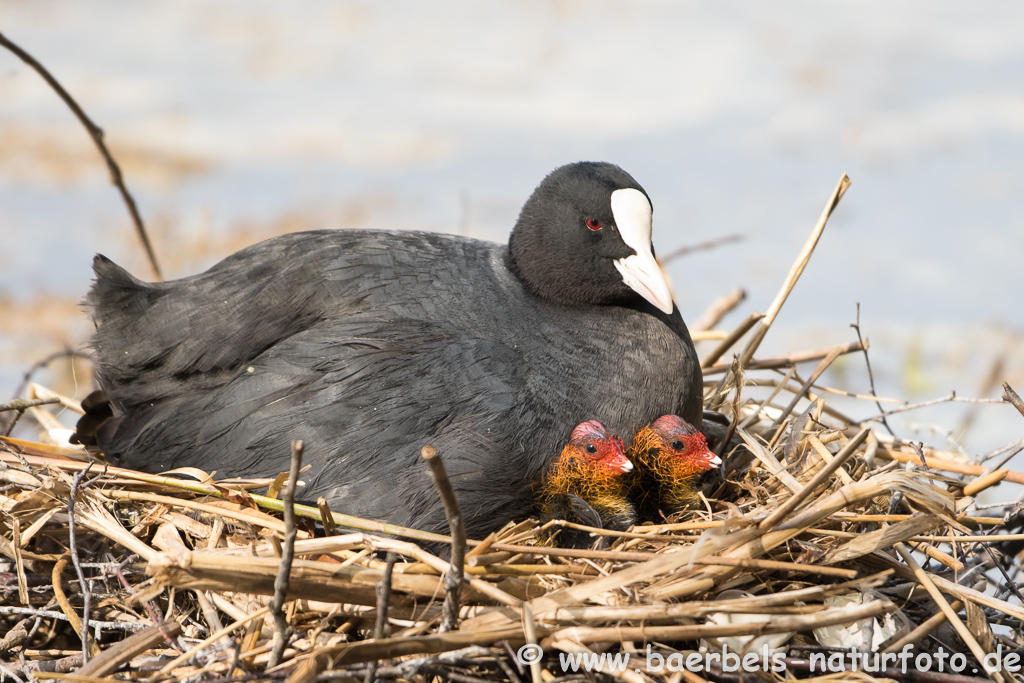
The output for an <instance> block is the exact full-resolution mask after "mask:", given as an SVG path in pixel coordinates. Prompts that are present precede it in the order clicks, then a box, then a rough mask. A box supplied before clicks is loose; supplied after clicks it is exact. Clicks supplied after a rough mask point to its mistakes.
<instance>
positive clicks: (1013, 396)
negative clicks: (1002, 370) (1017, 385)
mask: <svg viewBox="0 0 1024 683" xmlns="http://www.w3.org/2000/svg"><path fill="white" fill-rule="evenodd" d="M1003 400H1004V401H1006V402H1008V403H1012V404H1013V407H1014V408H1016V409H1017V412H1019V413H1020V414H1021V415H1024V402H1022V401H1021V400H1020V396H1018V395H1017V392H1016V391H1014V390H1013V387H1011V386H1010V385H1009V383H1008V382H1003Z"/></svg>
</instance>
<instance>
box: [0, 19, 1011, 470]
mask: <svg viewBox="0 0 1024 683" xmlns="http://www.w3.org/2000/svg"><path fill="white" fill-rule="evenodd" d="M0 30H2V31H4V33H5V35H7V36H8V37H9V38H11V39H12V40H14V41H15V42H18V43H19V44H21V45H22V46H23V47H24V48H26V49H28V50H29V51H30V52H32V53H33V54H34V55H36V56H37V57H38V58H39V59H40V60H42V61H43V63H44V64H46V65H47V66H48V67H49V68H51V69H52V70H53V72H54V73H55V74H56V75H57V76H58V78H60V80H61V81H62V82H63V83H64V84H65V85H66V86H67V87H68V88H69V89H70V90H71V92H72V93H73V94H74V95H75V96H76V97H78V98H79V100H80V101H81V102H82V104H83V106H84V107H85V108H86V110H87V111H88V112H89V113H90V115H92V116H93V118H94V119H95V120H96V121H97V122H98V123H99V124H100V125H101V126H103V127H104V128H105V129H106V130H107V132H108V139H109V140H110V142H111V144H112V145H113V146H114V149H115V152H119V151H120V154H119V156H120V157H121V158H122V159H123V161H124V166H125V172H126V176H127V178H128V181H129V183H130V187H131V189H132V190H133V192H134V193H135V194H136V197H137V199H138V201H139V204H140V206H141V209H142V211H143V214H144V216H145V217H146V218H147V219H148V220H149V221H150V224H151V227H152V230H153V232H154V237H155V239H156V242H157V245H158V248H159V250H160V252H161V254H162V255H163V256H164V261H165V269H166V270H167V274H168V275H169V276H180V275H184V274H188V273H192V272H195V271H197V270H199V269H201V268H203V267H206V266H207V265H210V264H211V263H213V262H214V261H216V260H218V259H219V258H221V257H223V256H225V255H227V253H230V251H233V250H234V249H236V248H238V247H240V246H242V245H243V244H244V243H246V242H247V241H254V240H256V239H260V238H262V237H265V236H269V235H270V234H274V233H275V232H278V231H281V230H284V229H300V228H313V227H374V228H396V227H401V228H423V229H430V230H438V231H446V232H455V231H459V232H463V233H465V234H472V235H475V236H480V237H483V238H488V239H495V240H503V239H504V238H505V237H506V235H507V233H508V230H509V228H510V227H511V225H512V223H513V222H514V220H515V217H516V214H517V212H518V208H519V206H520V204H521V202H522V201H523V199H524V198H525V197H526V196H527V195H528V194H529V192H530V190H531V189H532V188H533V187H534V186H535V185H536V183H537V182H538V181H539V180H540V179H541V177H542V176H543V175H544V174H545V173H547V172H548V171H549V170H551V169H552V168H554V167H555V166H557V165H559V164H562V163H565V162H568V161H574V160H578V159H603V160H608V161H613V162H616V163H618V164H620V165H622V166H623V167H624V168H626V169H627V170H628V171H629V172H630V173H632V174H633V175H634V176H635V177H636V178H637V179H638V180H639V181H640V182H641V183H642V184H643V185H644V187H645V188H646V189H647V191H648V192H649V193H650V195H651V196H652V197H653V199H654V205H655V242H656V245H657V247H658V249H659V251H661V252H662V253H667V252H668V251H671V250H672V249H674V248H676V247H678V246H680V245H683V244H688V243H693V242H700V241H704V240H707V239H710V238H714V237H717V236H724V235H729V234H733V233H741V234H743V235H745V236H746V240H745V241H744V242H742V243H739V244H732V245H728V246H723V247H720V248H718V249H716V250H714V251H711V252H707V253H702V254H699V255H694V256H691V257H688V258H685V259H681V260H678V261H676V262H674V263H673V264H672V265H671V267H670V274H671V276H672V278H673V280H674V283H675V287H676V291H677V299H678V301H679V303H680V307H681V309H682V310H683V313H684V316H685V317H688V318H690V319H692V318H695V317H696V316H697V315H698V314H699V313H700V312H701V311H702V310H703V309H704V308H705V307H706V306H707V305H708V303H710V301H711V300H713V299H714V298H715V297H716V296H718V295H720V294H722V293H724V292H726V291H729V290H731V289H732V288H734V287H736V286H743V287H745V288H746V289H747V291H748V292H749V293H750V298H749V300H748V301H747V302H745V303H744V304H743V306H742V307H741V310H740V311H739V312H738V313H736V314H734V315H733V316H732V317H731V318H729V319H727V320H726V322H725V326H726V327H731V326H732V325H734V324H736V323H737V322H738V320H739V318H740V317H741V316H742V315H745V314H746V313H747V312H749V311H751V310H764V309H765V308H766V307H767V306H768V304H769V302H770V301H771V299H772V297H773V296H774V295H775V292H776V290H777V288H778V286H779V284H780V283H781V281H782V279H783V277H784V275H785V273H786V271H787V270H788V268H789V266H790V264H791V263H792V261H793V259H794V258H795V256H796V254H797V252H798V251H799V249H800V246H801V245H802V244H803V241H804V239H805V238H806V236H807V234H808V233H809V232H810V230H811V227H812V226H813V224H814V222H815V220H816V218H817V216H818V213H819V212H820V210H821V207H822V206H823V204H824V202H825V199H826V197H827V196H828V195H829V193H830V192H831V190H832V188H833V187H834V185H835V182H836V181H837V179H838V178H839V176H840V174H841V173H842V172H847V173H849V175H850V177H851V178H852V179H853V186H852V188H851V189H850V191H849V193H848V194H847V196H846V198H845V199H844V201H843V203H842V205H841V206H840V208H839V210H838V211H837V212H836V213H835V215H834V216H833V218H832V220H831V222H830V224H829V227H828V229H827V230H826V233H825V235H824V237H823V239H822V241H821V243H820V245H819V247H818V251H817V252H816V253H815V255H814V257H813V259H812V260H811V263H810V265H809V267H808V269H807V271H806V272H805V274H804V276H803V278H802V280H801V281H800V283H799V284H798V286H797V288H796V290H795V292H794V294H793V296H792V297H791V299H790V301H789V302H788V303H787V304H786V307H785V308H784V309H783V312H782V314H781V316H780V317H779V320H778V322H777V324H776V325H777V329H776V330H774V331H773V332H772V334H771V335H770V336H769V337H768V339H767V340H766V342H765V345H764V350H765V352H766V353H778V352H784V351H792V350H797V349H802V348H807V347H810V346H825V345H829V344H834V343H841V342H846V341H850V340H851V339H852V338H853V337H852V332H851V331H850V330H849V329H848V327H847V326H848V324H849V323H850V322H853V320H854V316H855V304H856V303H857V302H860V303H861V306H862V324H863V328H864V331H865V333H866V334H867V335H868V336H870V337H871V339H872V343H873V347H872V357H873V359H874V361H875V364H876V372H877V374H878V380H879V391H880V393H883V394H887V395H891V396H895V397H898V398H907V399H914V400H920V399H923V398H932V397H936V396H939V395H942V394H944V393H946V392H947V391H948V390H949V389H950V388H954V387H955V388H957V389H958V391H959V392H960V393H961V394H962V395H974V394H975V393H976V392H978V391H979V390H980V389H979V387H980V385H981V383H982V379H983V377H984V375H985V374H986V373H987V372H988V369H989V367H990V366H991V363H992V362H993V359H994V358H995V357H996V356H998V355H1000V354H1006V356H1007V361H1006V366H1005V370H1004V373H1003V375H1002V378H1004V379H1007V380H1009V381H1010V382H1011V383H1016V384H1017V385H1018V388H1021V389H1024V353H1022V351H1021V344H1020V335H1021V332H1022V330H1024V309H1022V307H1021V305H1020V304H1019V295H1018V293H1019V292H1020V291H1021V289H1022V286H1024V276H1022V272H1021V263H1022V259H1024V211H1022V210H1021V208H1020V201H1019V199H1018V196H1019V194H1020V192H1019V187H1020V186H1021V183H1022V181H1024V161H1022V160H1024V40H1022V36H1024V5H1020V4H1019V3H1015V2H991V3H986V4H985V5H984V7H981V6H977V5H973V4H969V3H956V4H953V3H932V2H905V3H899V4H898V5H894V4H892V3H884V2H860V3H852V2H834V3H827V4H823V3H810V2H795V1H787V2H776V3H771V4H770V5H769V4H761V3H754V2H746V3H744V2H720V1H717V0H716V1H711V0H707V1H705V2H689V3H675V2H645V3H636V2H601V3H583V2H496V3H487V4H483V3H472V2H434V3H417V2H411V1H410V2H397V3H388V4H386V5H385V4H377V3H370V2H347V3H341V4H338V3H326V2H310V3H289V4H276V3H253V2H208V3H207V2H204V3H200V2H184V1H182V2H173V3H162V4H160V5H151V4H138V3H135V4H128V5H126V4H123V3H114V2H93V3H88V4H80V3H74V2H70V1H68V0H61V1H54V2H47V3H39V2H30V1H27V0H23V1H20V2H11V1H8V2H5V3H3V4H0ZM0 231H2V235H3V246H2V249H0V303H4V305H5V306H8V307H9V308H7V309H4V310H6V311H9V310H14V311H16V312H17V311H21V314H19V315H9V316H8V315H7V314H6V313H5V316H6V317H7V319H6V321H5V322H3V323H0V396H2V395H3V393H4V392H5V391H8V390H13V387H14V385H15V384H16V382H17V378H18V376H19V375H20V373H21V371H22V370H23V369H24V368H25V367H26V366H27V365H28V364H29V363H30V362H31V360H32V359H34V358H38V357H41V356H43V355H46V354H47V353H49V352H50V351H52V350H55V349H57V348H59V346H60V344H61V343H62V342H65V341H66V342H67V343H71V344H78V343H80V342H81V341H82V340H83V339H84V337H85V335H86V334H87V332H88V325H87V323H86V322H85V321H84V319H82V318H77V319H75V318H74V317H73V316H71V317H70V318H69V317H68V316H65V318H68V319H67V320H66V321H65V322H64V323H61V322H60V321H59V320H57V321H55V322H47V325H46V329H45V332H40V330H39V329H37V328H39V327H40V326H41V324H40V322H39V321H40V320H41V316H39V315H37V313H35V312H32V311H30V310H29V309H30V307H32V306H33V305H34V304H37V303H38V302H39V301H40V298H41V297H52V298H56V299H63V300H69V301H75V300H78V299H79V298H80V297H81V295H82V294H83V293H84V292H85V290H86V289H87V288H88V283H89V279H90V271H89V261H90V258H91V255H92V253H94V252H96V251H100V252H103V253H106V254H108V255H109V256H111V257H112V258H114V259H115V260H117V261H119V262H122V263H124V264H125V265H127V266H128V267H130V268H131V269H132V270H133V271H134V272H136V273H138V274H139V275H141V276H148V271H147V269H146V268H145V265H144V261H143V260H142V258H141V252H140V250H139V249H138V246H137V244H136V242H135V238H134V236H133V235H132V233H131V229H130V225H129V223H128V220H127V217H126V214H125V212H124V209H123V207H122V206H121V204H120V200H119V198H118V196H117V194H116V192H115V191H114V190H113V189H112V188H110V187H109V186H108V185H107V183H106V175H105V171H104V168H103V166H102V164H101V163H100V161H99V160H98V157H97V156H96V154H95V152H94V151H93V150H92V149H91V147H90V143H89V141H88V140H87V138H86V137H85V135H84V132H83V131H82V130H81V129H80V128H79V127H78V124H77V123H76V122H75V121H74V120H73V119H72V117H71V115H70V114H69V113H68V112H67V111H66V110H65V108H64V107H63V105H61V104H60V103H59V102H57V100H56V99H55V97H54V96H53V95H52V93H50V92H49V91H48V90H47V89H46V88H45V86H43V85H42V84H41V82H40V81H39V79H38V77H36V76H35V74H33V73H31V72H30V71H29V70H28V69H27V68H25V67H24V66H23V65H22V64H21V63H20V62H19V61H17V60H16V59H14V58H13V57H12V56H11V55H9V54H6V53H2V54H0ZM239 232H241V233H242V234H243V237H239V238H235V239H232V238H230V237H229V236H230V235H231V234H235V233H239ZM201 244H206V246H204V247H202V248H200V246H201ZM25 311H29V312H28V313H26V312H25ZM55 317H57V318H59V316H50V317H49V318H46V320H48V321H50V320H51V319H52V318H55ZM918 366H920V368H922V369H923V374H921V373H920V372H918V373H916V374H915V371H914V368H916V367H918ZM808 371H809V370H808ZM826 377H827V378H828V376H826ZM832 379H833V381H834V382H836V383H843V384H844V386H847V388H850V389H852V390H855V391H865V390H866V389H867V385H866V377H865V376H864V373H863V371H862V369H861V366H860V365H859V361H856V362H854V361H851V362H850V364H849V365H848V367H847V368H846V370H844V371H843V372H842V374H840V373H835V374H834V375H833V377H832ZM4 387H8V389H4ZM861 410H862V411H863V412H861V413H860V414H868V413H873V412H874V410H873V408H872V407H870V406H866V407H863V408H861ZM962 411H963V406H952V407H948V406H947V407H945V408H941V409H937V410H936V411H933V412H929V413H926V414H921V415H916V414H915V415H914V416H913V417H908V418H907V419H906V420H901V424H902V425H903V426H904V428H905V429H908V430H909V429H910V427H909V425H910V423H911V422H913V421H917V422H937V423H941V424H944V425H946V426H947V427H952V426H953V425H955V424H956V423H958V422H959V419H960V416H961V415H962ZM851 412H856V407H855V408H854V409H851ZM1022 431H1024V419H1021V418H1020V416H1018V415H1016V414H1015V413H1013V412H1012V410H1004V407H1003V406H999V407H986V408H984V409H983V410H982V412H981V422H979V423H978V425H977V426H976V427H975V429H974V431H972V433H971V435H970V438H969V440H968V441H969V445H970V447H971V448H972V449H973V450H984V449H987V448H991V447H994V446H996V445H999V444H1000V443H1002V442H1005V441H1009V440H1011V439H1015V438H1019V437H1020V436H1022V434H1021V432H1022ZM932 441H933V442H935V439H934V438H933V439H932ZM938 441H939V442H941V439H939V440H938Z"/></svg>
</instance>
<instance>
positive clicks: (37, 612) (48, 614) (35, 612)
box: [0, 605, 150, 631]
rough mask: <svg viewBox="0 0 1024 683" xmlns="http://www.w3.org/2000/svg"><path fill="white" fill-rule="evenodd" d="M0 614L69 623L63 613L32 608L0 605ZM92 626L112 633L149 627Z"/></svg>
mask: <svg viewBox="0 0 1024 683" xmlns="http://www.w3.org/2000/svg"><path fill="white" fill-rule="evenodd" d="M0 614H27V615H29V616H33V617H41V618H43V619H59V620H61V621H71V619H69V618H68V615H66V614H64V613H63V612H56V611H54V610H46V609H35V608H32V607H8V606H7V605H0ZM92 625H93V627H94V628H97V627H98V628H102V629H109V630H112V631H141V630H143V629H146V628H149V626H150V625H149V624H148V623H146V622H143V621H93V622H92Z"/></svg>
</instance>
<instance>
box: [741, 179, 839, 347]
mask: <svg viewBox="0 0 1024 683" xmlns="http://www.w3.org/2000/svg"><path fill="white" fill-rule="evenodd" d="M848 187H850V179H849V178H848V177H847V175H846V174H845V173H844V174H843V176H842V177H841V178H840V179H839V182H838V183H837V184H836V187H835V189H834V190H833V191H832V196H831V197H829V199H828V201H827V202H826V203H825V208H824V209H823V210H822V212H821V216H819V217H818V222H817V224H816V225H815V226H814V230H812V231H811V236H810V237H808V238H807V241H806V242H805V243H804V246H803V249H801V250H800V254H799V256H797V259H796V262H795V263H794V264H793V267H792V268H790V270H789V273H788V274H787V275H786V279H785V281H784V282H783V283H782V288H781V289H780V290H779V293H778V294H776V295H775V300H774V301H772V305H771V306H769V307H768V311H767V312H766V313H765V316H764V318H762V320H761V323H760V325H758V327H757V330H756V331H755V332H754V334H753V336H752V337H751V338H750V341H749V342H747V346H746V348H744V349H743V355H741V356H740V366H741V367H746V366H747V364H748V363H750V361H751V359H753V357H754V352H755V351H757V347H759V346H760V345H761V341H762V340H764V337H765V335H766V334H768V329H769V328H770V327H771V326H772V323H774V322H775V317H776V316H777V315H778V314H779V311H780V310H781V309H782V305H783V304H784V303H786V299H787V298H789V293H790V292H792V291H793V287H794V286H796V281H797V280H799V279H800V275H801V274H802V273H803V272H804V268H806V267H807V263H808V261H810V259H811V254H813V253H814V247H815V246H817V244H818V239H820V238H821V234H822V232H824V231H825V224H826V223H828V218H829V216H831V215H832V212H833V211H835V208H836V206H838V205H839V200H840V199H842V198H843V195H844V194H846V190H847V188H848Z"/></svg>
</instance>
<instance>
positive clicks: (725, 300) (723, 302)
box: [688, 289, 747, 333]
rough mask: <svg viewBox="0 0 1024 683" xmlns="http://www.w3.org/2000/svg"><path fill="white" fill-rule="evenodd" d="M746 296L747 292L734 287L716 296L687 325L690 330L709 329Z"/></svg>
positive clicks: (700, 330) (701, 330)
mask: <svg viewBox="0 0 1024 683" xmlns="http://www.w3.org/2000/svg"><path fill="white" fill-rule="evenodd" d="M746 298H747V293H746V292H745V291H743V290H742V289H734V290H733V291H731V292H729V293H728V294H725V295H723V296H720V297H718V298H717V299H715V300H714V301H712V302H711V305H710V306H708V307H707V310H705V311H704V312H703V313H701V314H700V317H698V318H697V319H696V320H694V321H693V324H692V325H689V326H688V327H689V329H690V332H691V333H692V332H704V331H705V330H710V329H711V328H712V327H714V326H715V325H717V324H718V321H720V320H721V319H722V318H724V317H725V315H726V314H727V313H728V312H729V311H731V310H732V309H734V308H736V307H737V306H739V305H740V302H741V301H743V300H744V299H746Z"/></svg>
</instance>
